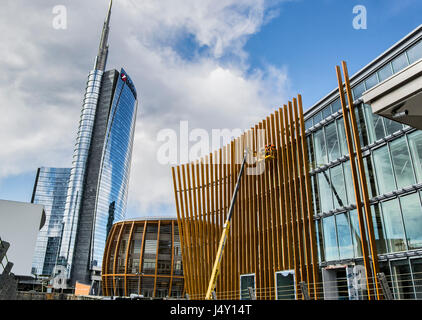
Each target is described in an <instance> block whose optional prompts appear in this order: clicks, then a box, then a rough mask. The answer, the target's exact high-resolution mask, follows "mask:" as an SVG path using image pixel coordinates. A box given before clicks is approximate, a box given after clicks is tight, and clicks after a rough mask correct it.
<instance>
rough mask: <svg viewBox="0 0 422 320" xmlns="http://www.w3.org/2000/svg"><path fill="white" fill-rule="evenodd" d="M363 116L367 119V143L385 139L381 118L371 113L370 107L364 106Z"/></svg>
mask: <svg viewBox="0 0 422 320" xmlns="http://www.w3.org/2000/svg"><path fill="white" fill-rule="evenodd" d="M364 109H365V115H366V119H367V125H368V126H367V128H368V135H369V142H370V143H373V142H375V141H377V140H380V139H382V138H384V137H385V130H384V122H383V121H382V117H380V116H379V115H377V114H374V113H372V109H371V106H370V105H367V104H365V105H364Z"/></svg>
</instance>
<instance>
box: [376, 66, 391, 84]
mask: <svg viewBox="0 0 422 320" xmlns="http://www.w3.org/2000/svg"><path fill="white" fill-rule="evenodd" d="M377 73H378V78H379V80H380V82H382V81H384V80H385V79H387V78H388V77H390V76H391V75H392V74H393V70H392V69H391V64H389V63H388V64H387V65H385V66H384V67H382V68H381V69H380V70H379V71H378V72H377Z"/></svg>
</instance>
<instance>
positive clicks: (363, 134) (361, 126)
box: [350, 104, 369, 147]
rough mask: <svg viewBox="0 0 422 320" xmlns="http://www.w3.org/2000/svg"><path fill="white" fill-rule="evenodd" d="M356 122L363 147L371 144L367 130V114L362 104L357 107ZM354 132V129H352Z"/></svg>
mask: <svg viewBox="0 0 422 320" xmlns="http://www.w3.org/2000/svg"><path fill="white" fill-rule="evenodd" d="M355 115H356V124H357V127H358V132H359V140H360V144H361V147H364V146H367V145H368V144H369V140H368V132H367V130H366V122H365V114H364V109H363V106H362V104H361V105H359V106H358V107H356V108H355ZM350 130H351V132H352V129H350Z"/></svg>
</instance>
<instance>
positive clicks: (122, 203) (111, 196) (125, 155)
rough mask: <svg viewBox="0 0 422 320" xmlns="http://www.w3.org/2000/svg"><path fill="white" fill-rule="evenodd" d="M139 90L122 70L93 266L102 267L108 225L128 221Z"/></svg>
mask: <svg viewBox="0 0 422 320" xmlns="http://www.w3.org/2000/svg"><path fill="white" fill-rule="evenodd" d="M136 98H137V97H136V90H135V88H134V86H133V84H132V81H131V79H130V78H129V76H128V75H127V74H126V72H125V71H124V70H123V69H122V70H121V72H120V75H119V77H118V81H117V85H116V89H115V92H114V98H113V102H112V105H111V109H110V113H109V119H108V125H107V131H106V137H105V143H104V149H103V155H102V164H101V169H100V170H101V171H100V178H99V187H98V191H97V200H96V201H97V202H96V210H95V226H94V236H93V241H94V242H93V246H92V248H93V251H92V258H91V260H92V262H93V265H94V266H97V267H101V262H102V258H103V254H104V248H105V243H106V239H107V225H108V224H109V222H116V221H120V220H122V219H123V218H124V217H125V212H126V203H127V193H128V184H129V173H130V164H131V159H132V145H133V137H134V132H135V121H136V111H137V100H136Z"/></svg>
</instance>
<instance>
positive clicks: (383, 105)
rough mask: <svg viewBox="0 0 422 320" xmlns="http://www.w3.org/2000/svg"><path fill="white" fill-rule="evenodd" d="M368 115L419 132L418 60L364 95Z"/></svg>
mask: <svg viewBox="0 0 422 320" xmlns="http://www.w3.org/2000/svg"><path fill="white" fill-rule="evenodd" d="M362 99H363V102H364V103H366V104H369V105H371V108H372V112H373V113H375V114H377V115H380V116H383V117H386V118H388V119H391V120H394V121H397V122H400V123H403V124H406V125H409V126H411V127H414V128H417V129H422V59H421V60H418V61H416V62H415V63H413V64H411V65H410V66H408V67H406V68H405V69H403V70H401V71H400V72H398V73H396V74H394V75H393V76H391V77H390V78H388V79H386V80H384V81H383V82H381V83H379V84H378V85H376V86H375V87H373V88H371V89H369V90H368V91H366V92H364V94H363V95H362Z"/></svg>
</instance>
